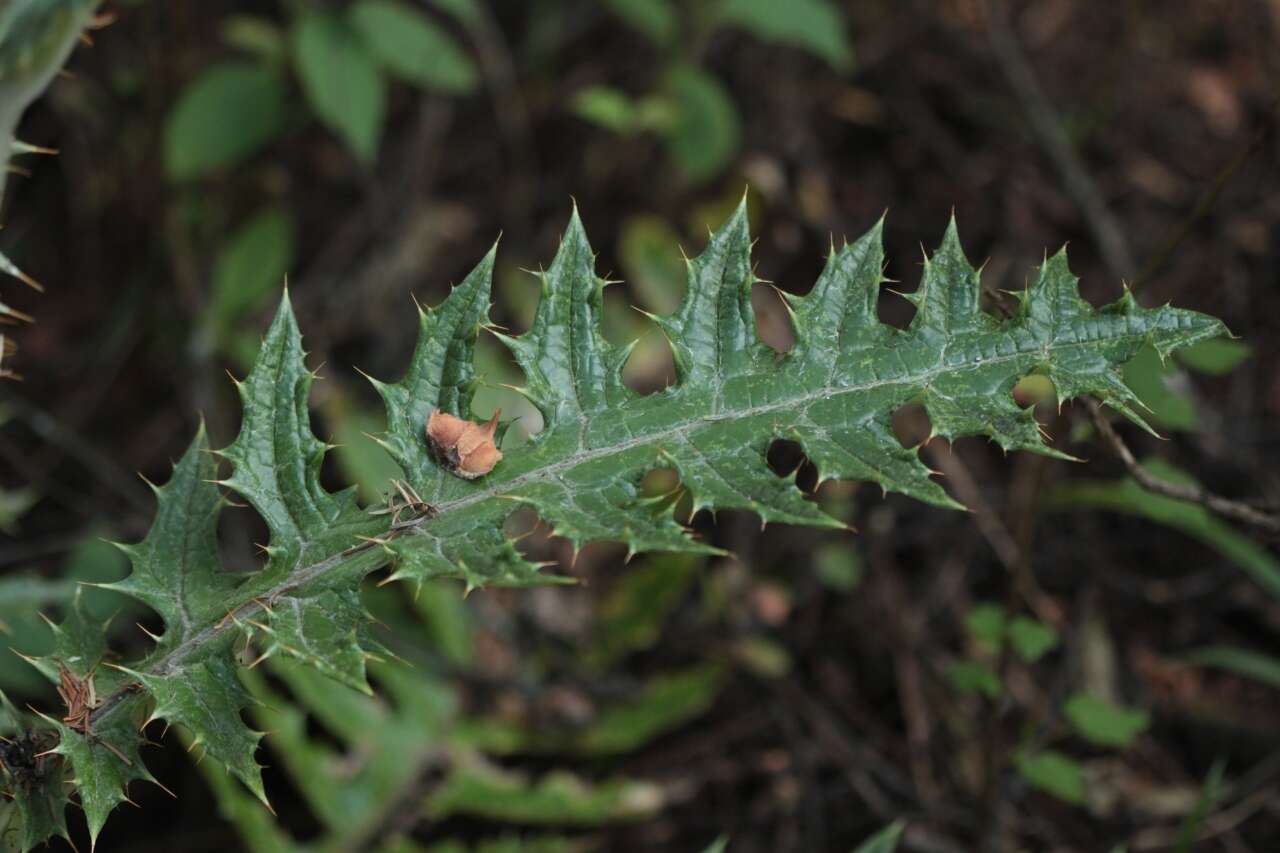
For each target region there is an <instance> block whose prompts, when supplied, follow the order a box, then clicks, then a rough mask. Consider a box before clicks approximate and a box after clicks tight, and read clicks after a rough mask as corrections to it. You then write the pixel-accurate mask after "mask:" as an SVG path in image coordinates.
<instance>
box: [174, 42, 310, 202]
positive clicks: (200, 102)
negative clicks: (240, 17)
mask: <svg viewBox="0 0 1280 853" xmlns="http://www.w3.org/2000/svg"><path fill="white" fill-rule="evenodd" d="M284 102H285V85H284V81H283V80H282V79H281V77H280V75H279V73H278V72H277V71H275V70H274V69H272V68H270V67H268V66H265V65H260V64H258V63H254V62H246V61H244V60H235V61H230V62H223V63H220V64H217V65H214V66H211V67H210V68H207V69H205V71H204V72H202V73H201V75H200V76H199V77H197V78H196V79H195V80H193V81H192V82H191V83H190V84H188V86H187V88H186V89H185V90H184V91H183V93H182V96H181V97H180V98H179V100H178V102H177V103H176V104H175V105H174V107H173V109H172V111H171V112H170V113H169V116H168V119H167V120H166V122H165V131H164V146H165V147H164V152H165V170H166V171H167V172H168V174H169V178H170V179H171V180H173V181H176V182H184V181H191V180H195V179H198V178H202V177H205V176H207V175H210V174H212V173H214V172H216V171H219V170H221V169H225V168H227V167H230V166H234V165H236V164H237V163H240V162H243V161H244V160H246V159H248V158H249V157H250V156H252V155H253V154H254V153H256V152H257V151H259V150H261V149H262V148H263V147H265V146H266V145H267V144H269V143H270V142H271V141H272V140H273V139H275V138H276V136H278V135H279V133H280V131H281V130H282V129H283V126H284V125H283V116H284V112H285V109H284Z"/></svg>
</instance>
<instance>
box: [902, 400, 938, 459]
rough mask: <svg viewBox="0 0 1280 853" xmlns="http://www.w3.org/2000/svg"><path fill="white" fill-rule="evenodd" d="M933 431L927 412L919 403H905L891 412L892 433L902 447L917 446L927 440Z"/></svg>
mask: <svg viewBox="0 0 1280 853" xmlns="http://www.w3.org/2000/svg"><path fill="white" fill-rule="evenodd" d="M932 431H933V425H932V424H931V423H930V422H929V413H928V412H927V411H926V410H925V407H924V406H923V405H922V404H920V403H907V404H905V405H903V406H899V407H898V408H897V409H895V410H894V412H893V434H894V435H895V436H897V438H898V441H899V442H901V443H902V446H903V447H906V448H912V447H917V446H918V445H920V444H921V443H922V442H924V441H927V440H928V438H929V434H930V433H931V432H932Z"/></svg>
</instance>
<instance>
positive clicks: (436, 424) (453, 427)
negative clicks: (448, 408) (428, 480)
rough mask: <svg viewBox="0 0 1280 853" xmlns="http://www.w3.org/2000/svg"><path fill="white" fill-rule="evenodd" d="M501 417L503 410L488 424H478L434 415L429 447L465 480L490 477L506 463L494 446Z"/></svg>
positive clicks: (446, 415)
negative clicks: (492, 472)
mask: <svg viewBox="0 0 1280 853" xmlns="http://www.w3.org/2000/svg"><path fill="white" fill-rule="evenodd" d="M500 414H502V410H501V409H499V410H498V411H496V412H494V413H493V417H492V418H490V419H489V422H488V423H485V424H477V423H473V422H472V421H464V420H463V419H462V418H458V417H454V416H453V415H450V414H446V413H445V412H441V411H438V410H437V411H434V412H432V413H431V417H430V418H428V419H427V444H428V445H429V446H430V448H431V453H432V455H433V456H435V458H436V460H437V461H438V462H439V463H440V464H441V465H443V466H444V467H445V468H446V469H448V470H449V472H450V473H453V474H456V475H457V476H459V477H462V478H463V479H464V480H474V479H475V478H476V477H483V476H484V475H485V474H488V473H489V472H490V471H492V470H493V466H495V465H497V464H498V462H499V461H501V460H502V451H501V450H499V449H498V446H497V445H496V444H495V443H494V436H495V434H496V433H497V431H498V415H500Z"/></svg>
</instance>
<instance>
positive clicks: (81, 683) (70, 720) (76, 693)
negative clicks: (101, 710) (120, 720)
mask: <svg viewBox="0 0 1280 853" xmlns="http://www.w3.org/2000/svg"><path fill="white" fill-rule="evenodd" d="M58 695H59V696H60V697H62V701H63V703H64V704H65V705H66V706H67V715H66V716H65V717H63V718H62V722H64V723H66V724H67V725H68V726H70V727H71V728H73V729H75V730H76V731H78V732H82V733H84V734H88V733H89V715H90V714H92V713H93V709H94V708H96V707H98V694H97V693H96V692H95V691H94V689H93V673H92V672H91V673H89V674H88V675H87V676H85V677H84V678H78V677H76V675H75V673H73V672H71V670H69V669H67V668H66V667H65V666H63V665H62V664H61V663H59V664H58Z"/></svg>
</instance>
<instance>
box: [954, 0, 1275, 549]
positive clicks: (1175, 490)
mask: <svg viewBox="0 0 1280 853" xmlns="http://www.w3.org/2000/svg"><path fill="white" fill-rule="evenodd" d="M995 5H996V4H994V3H992V2H984V3H983V10H984V12H985V15H986V19H987V33H988V36H989V37H990V40H991V46H992V49H993V50H994V51H995V54H996V57H997V59H998V60H999V62H1000V66H1001V68H1002V69H1003V71H1004V73H1005V76H1006V77H1007V78H1008V80H1009V85H1010V86H1012V88H1013V90H1014V92H1015V93H1016V94H1017V96H1018V100H1019V101H1020V102H1021V104H1022V107H1023V109H1024V110H1025V111H1026V113H1027V118H1028V120H1029V121H1030V122H1031V126H1032V129H1033V130H1034V131H1035V133H1036V136H1037V137H1038V138H1039V139H1040V143H1041V145H1042V146H1043V147H1044V150H1045V152H1046V154H1047V155H1048V156H1049V159H1050V160H1052V161H1053V163H1054V166H1055V167H1056V168H1057V169H1058V172H1059V174H1060V176H1061V178H1062V182H1063V185H1064V188H1065V189H1066V191H1067V193H1068V194H1069V195H1070V196H1071V197H1072V199H1073V200H1074V201H1075V203H1076V205H1077V206H1078V207H1079V208H1080V210H1081V212H1082V213H1083V214H1084V217H1085V221H1086V222H1087V223H1088V225H1089V228H1090V230H1091V231H1092V232H1093V236H1094V239H1095V240H1096V241H1097V243H1098V247H1099V249H1100V250H1101V252H1102V255H1103V259H1104V260H1105V261H1106V263H1107V266H1108V268H1110V270H1111V272H1112V274H1113V275H1115V276H1117V277H1118V278H1122V279H1132V280H1133V282H1134V283H1133V285H1132V286H1131V287H1130V290H1132V289H1134V288H1136V287H1138V286H1140V285H1142V284H1144V283H1145V282H1147V281H1149V280H1150V279H1151V278H1152V276H1154V275H1155V273H1156V272H1158V271H1159V270H1160V269H1162V268H1163V267H1164V265H1165V263H1166V262H1167V261H1168V259H1169V257H1170V256H1171V255H1172V254H1173V252H1174V250H1175V249H1176V248H1177V246H1178V245H1179V244H1180V243H1181V242H1182V240H1183V239H1184V238H1185V237H1186V236H1187V234H1189V233H1190V231H1191V229H1192V227H1194V226H1195V224H1196V223H1197V222H1199V221H1200V219H1201V218H1202V217H1203V216H1204V215H1205V213H1207V212H1208V211H1209V209H1210V208H1211V207H1212V206H1213V204H1214V202H1215V201H1217V199H1218V196H1219V195H1221V193H1222V190H1223V188H1224V187H1225V186H1226V183H1227V181H1228V180H1229V179H1230V178H1231V176H1232V175H1234V174H1235V173H1236V171H1237V170H1238V169H1239V168H1240V166H1241V165H1243V164H1244V162H1245V161H1246V160H1248V159H1249V157H1250V155H1252V154H1253V152H1254V151H1256V150H1257V149H1258V148H1259V147H1260V146H1261V144H1262V142H1263V140H1265V139H1266V138H1267V136H1268V135H1269V133H1270V131H1271V128H1272V127H1273V126H1274V124H1275V122H1273V121H1268V122H1267V123H1266V124H1265V125H1264V126H1263V127H1262V128H1261V129H1260V130H1259V131H1258V132H1257V133H1255V134H1254V135H1253V137H1252V138H1251V139H1250V140H1249V141H1248V142H1247V143H1246V144H1245V145H1244V146H1243V147H1241V149H1240V150H1239V151H1238V152H1237V153H1236V154H1235V156H1234V157H1232V158H1231V160H1230V161H1228V162H1227V164H1226V165H1225V166H1224V167H1223V168H1222V170H1220V171H1219V173H1218V175H1217V176H1216V177H1215V178H1214V181H1213V183H1212V184H1211V185H1210V186H1209V187H1208V188H1206V190H1205V192H1204V194H1202V195H1201V197H1200V199H1199V200H1198V201H1197V202H1196V205H1195V207H1194V208H1193V209H1192V211H1191V213H1190V214H1189V215H1188V216H1187V218H1186V219H1185V220H1183V222H1182V223H1181V225H1179V227H1178V228H1177V229H1176V230H1175V231H1174V232H1173V233H1172V234H1171V235H1170V236H1169V237H1168V238H1167V239H1166V240H1165V241H1164V242H1163V243H1162V244H1161V246H1160V248H1159V249H1158V250H1156V252H1155V254H1154V255H1153V256H1152V257H1151V259H1150V260H1149V261H1148V262H1147V263H1146V264H1145V265H1144V266H1143V268H1142V272H1141V273H1139V274H1138V275H1137V276H1136V277H1135V276H1134V269H1135V264H1134V261H1133V256H1132V254H1131V253H1130V251H1129V248H1128V244H1127V243H1126V241H1125V239H1124V232H1123V230H1122V229H1121V227H1120V223H1119V221H1118V220H1117V219H1116V218H1115V216H1113V215H1112V213H1111V211H1110V210H1109V209H1108V207H1107V205H1106V202H1105V201H1104V199H1103V197H1102V193H1101V192H1100V191H1099V190H1098V186H1097V184H1096V183H1095V182H1094V180H1093V178H1092V177H1091V176H1090V175H1089V173H1088V170H1086V169H1085V167H1084V164H1083V163H1082V162H1081V160H1080V158H1079V156H1078V155H1077V154H1076V152H1075V150H1074V148H1073V147H1072V145H1071V141H1070V139H1069V137H1068V136H1067V133H1066V130H1065V129H1064V128H1063V125H1062V122H1061V120H1060V119H1059V118H1058V115H1057V112H1056V110H1055V109H1054V106H1053V103H1052V102H1051V101H1050V100H1049V99H1048V97H1047V96H1046V95H1045V94H1044V91H1043V90H1042V89H1041V88H1040V85H1039V83H1038V82H1037V81H1036V78H1035V73H1034V72H1033V71H1032V69H1031V65H1030V63H1029V62H1028V61H1027V57H1026V54H1025V53H1024V52H1023V50H1022V46H1021V45H1020V44H1019V42H1018V38H1017V35H1016V34H1015V33H1014V31H1013V29H1012V28H1011V27H1010V26H1009V22H1008V19H1007V18H1006V16H1005V15H1004V13H1003V12H1004V10H1003V9H998V10H997V9H996V8H994V7H995ZM1278 103H1280V99H1277V100H1276V101H1273V102H1272V105H1271V107H1270V108H1268V113H1269V114H1270V113H1273V112H1274V108H1275V106H1276V105H1277V104H1278ZM1088 404H1089V410H1090V413H1091V415H1092V417H1093V421H1094V424H1096V425H1097V427H1098V430H1099V431H1100V432H1101V433H1102V435H1103V437H1104V438H1105V439H1106V440H1107V443H1108V444H1109V445H1110V446H1111V448H1112V449H1113V450H1114V451H1115V453H1116V455H1118V456H1119V457H1120V459H1121V461H1122V462H1123V463H1124V465H1125V468H1126V469H1128V471H1129V474H1130V475H1131V476H1132V477H1133V479H1134V480H1135V481H1136V482H1137V483H1138V485H1140V486H1141V487H1142V488H1144V489H1146V490H1147V491H1150V492H1153V493H1155V494H1158V495H1163V496H1164V497H1169V498H1174V499H1176V500H1182V501H1188V502H1190V503H1196V504H1200V505H1202V506H1204V507H1205V508H1207V509H1208V510H1210V511H1211V512H1214V513H1216V514H1218V515H1221V516H1223V517H1224V518H1229V519H1232V520H1234V521H1239V522H1243V523H1244V524H1248V525H1250V526H1252V527H1256V528H1258V529H1260V530H1263V531H1265V532H1267V533H1269V534H1270V535H1272V536H1276V535H1280V518H1277V517H1276V516H1274V515H1272V514H1269V513H1266V512H1263V511H1261V510H1258V509H1256V508H1254V507H1251V506H1249V505H1248V504H1245V503H1241V502H1239V501H1233V500H1230V499H1228V498H1224V497H1221V496H1219V495H1215V494H1213V493H1211V492H1208V491H1206V490H1204V489H1202V488H1199V487H1197V486H1184V485H1180V484H1177V483H1170V482H1168V481H1166V480H1163V479H1161V478H1159V477H1156V476H1155V475H1153V474H1151V473H1150V472H1149V471H1147V470H1146V469H1145V468H1143V467H1142V466H1141V465H1139V464H1138V462H1137V460H1136V459H1135V458H1134V456H1133V453H1132V452H1131V451H1130V450H1129V448H1128V447H1127V446H1126V445H1125V443H1124V441H1123V440H1122V439H1121V438H1120V436H1119V435H1118V434H1117V433H1116V431H1115V430H1114V429H1113V428H1112V426H1111V423H1110V421H1108V420H1107V418H1106V416H1104V415H1103V414H1102V413H1101V410H1100V407H1099V406H1098V404H1097V403H1096V402H1094V401H1092V400H1090V401H1088ZM979 524H982V521H981V516H979ZM984 535H986V532H985V531H984ZM988 539H989V540H990V537H988ZM1010 544H1013V543H1012V540H1010ZM993 545H994V543H993ZM1015 547H1016V545H1015ZM1006 553H1008V554H1012V553H1014V552H1013V551H1008V550H1007V549H1006ZM1003 559H1004V558H1003V557H1002V560H1003Z"/></svg>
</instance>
